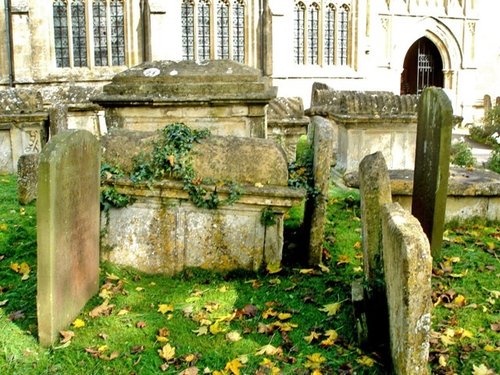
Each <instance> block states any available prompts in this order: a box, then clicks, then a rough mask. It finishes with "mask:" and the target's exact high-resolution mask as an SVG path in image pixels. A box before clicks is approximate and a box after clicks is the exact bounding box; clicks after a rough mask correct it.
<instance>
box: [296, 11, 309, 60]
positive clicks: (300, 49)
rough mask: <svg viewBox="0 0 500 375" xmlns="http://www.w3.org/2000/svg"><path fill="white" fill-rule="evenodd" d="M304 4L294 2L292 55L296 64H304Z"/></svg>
mask: <svg viewBox="0 0 500 375" xmlns="http://www.w3.org/2000/svg"><path fill="white" fill-rule="evenodd" d="M305 15H306V6H305V5H304V3H303V2H301V1H300V2H298V3H297V4H295V17H294V20H293V25H294V26H293V29H294V35H293V36H294V51H293V56H294V60H295V63H296V64H304V35H305V25H304V22H305Z"/></svg>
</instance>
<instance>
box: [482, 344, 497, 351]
mask: <svg viewBox="0 0 500 375" xmlns="http://www.w3.org/2000/svg"><path fill="white" fill-rule="evenodd" d="M483 349H484V350H485V351H486V352H494V351H495V350H496V349H495V347H494V346H492V345H489V344H488V345H485V346H484V348H483Z"/></svg>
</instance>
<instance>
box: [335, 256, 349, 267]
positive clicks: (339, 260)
mask: <svg viewBox="0 0 500 375" xmlns="http://www.w3.org/2000/svg"><path fill="white" fill-rule="evenodd" d="M348 263H350V259H349V256H348V255H339V256H338V258H337V266H340V265H341V264H348Z"/></svg>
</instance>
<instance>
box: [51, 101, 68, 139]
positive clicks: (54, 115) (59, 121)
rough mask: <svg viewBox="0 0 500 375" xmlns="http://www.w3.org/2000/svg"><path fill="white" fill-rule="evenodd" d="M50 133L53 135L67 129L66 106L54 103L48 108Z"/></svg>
mask: <svg viewBox="0 0 500 375" xmlns="http://www.w3.org/2000/svg"><path fill="white" fill-rule="evenodd" d="M49 121H50V134H52V135H53V136H54V135H56V134H58V133H60V132H61V131H64V130H67V129H68V106H67V105H64V104H56V105H54V106H53V107H51V108H50V109H49Z"/></svg>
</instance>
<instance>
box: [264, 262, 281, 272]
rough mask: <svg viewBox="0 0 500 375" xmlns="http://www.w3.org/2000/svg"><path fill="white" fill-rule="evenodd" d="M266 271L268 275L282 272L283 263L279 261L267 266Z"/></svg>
mask: <svg viewBox="0 0 500 375" xmlns="http://www.w3.org/2000/svg"><path fill="white" fill-rule="evenodd" d="M266 270H267V272H268V273H270V274H273V273H278V272H280V271H281V263H280V262H279V261H278V262H276V263H268V264H267V266H266Z"/></svg>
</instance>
